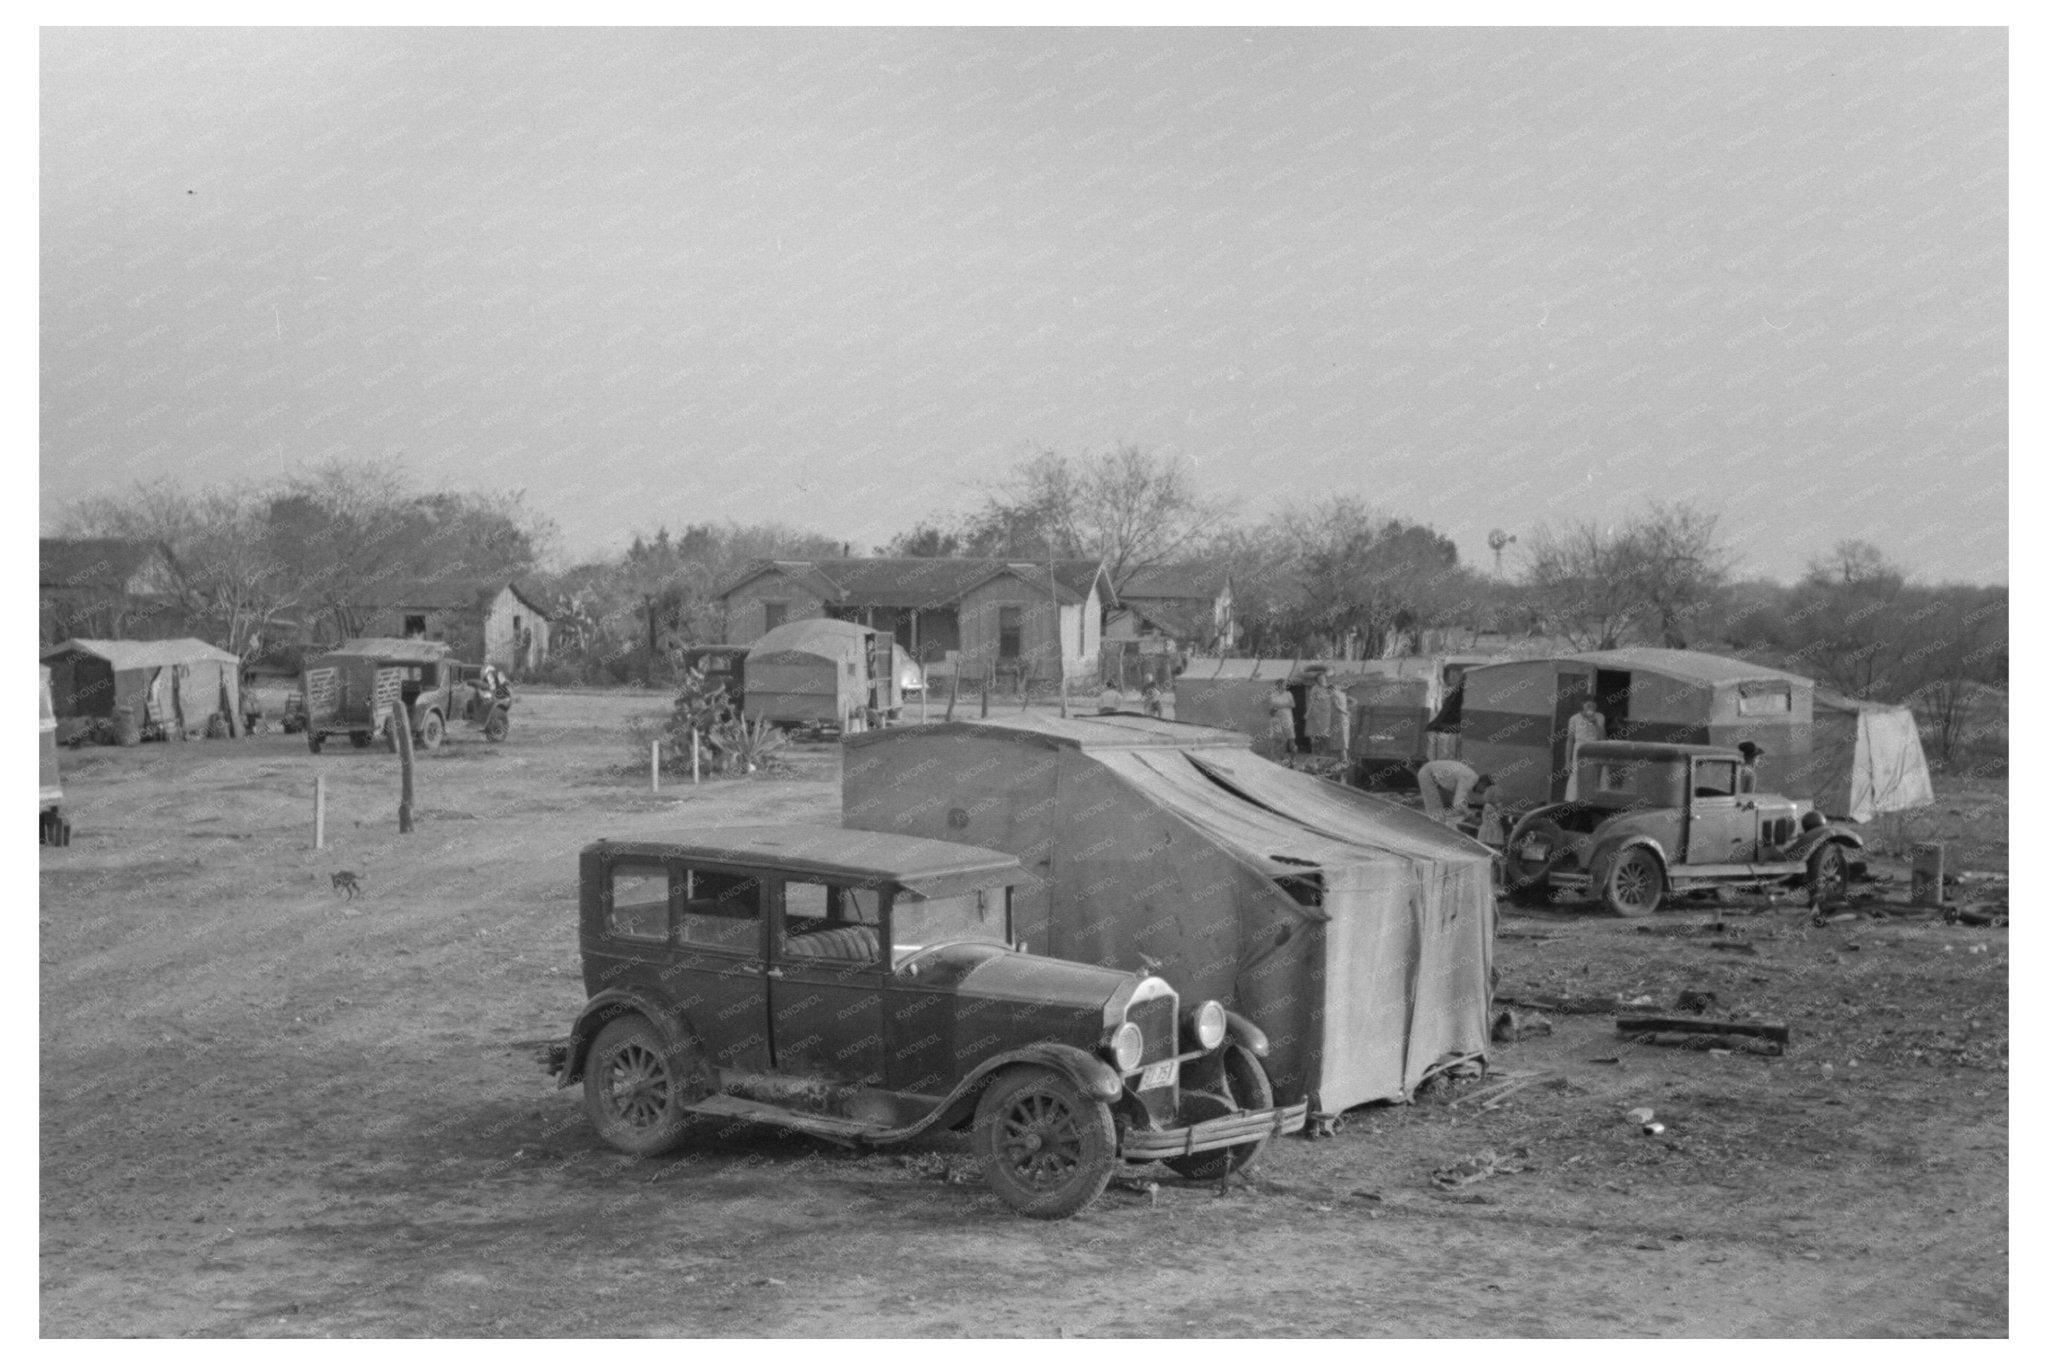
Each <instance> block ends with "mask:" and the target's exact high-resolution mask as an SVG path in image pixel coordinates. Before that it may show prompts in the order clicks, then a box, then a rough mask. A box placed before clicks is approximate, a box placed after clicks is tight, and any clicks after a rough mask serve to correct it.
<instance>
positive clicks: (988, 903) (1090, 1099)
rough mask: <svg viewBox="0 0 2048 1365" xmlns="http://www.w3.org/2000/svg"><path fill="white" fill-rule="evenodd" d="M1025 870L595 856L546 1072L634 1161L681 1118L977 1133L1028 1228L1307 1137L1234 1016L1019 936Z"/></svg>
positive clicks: (845, 852)
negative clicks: (565, 1018) (1123, 1189)
mask: <svg viewBox="0 0 2048 1365" xmlns="http://www.w3.org/2000/svg"><path fill="white" fill-rule="evenodd" d="M1025 875H1026V874H1025V872H1024V869H1023V867H1022V866H1021V865H1020V864H1019V862H1018V861H1017V859H1016V858H1014V857H1013V856H1011V855H1010V854H1007V853H998V852H995V851H992V850H989V849H982V848H975V847H972V846H968V845H962V844H954V843H945V842H940V841H937V840H930V839H920V838H910V837H908V836H904V835H893V834H875V833H868V832H864V831H859V830H845V829H833V828H826V827H806V826H772V827H746V828H727V829H708V830H702V831H698V832H694V833H690V834H686V835H683V836H682V837H680V838H678V839H676V840H674V841H671V842H661V843H615V842H609V841H605V842H599V843H596V844H593V845H591V846H590V847H588V848H586V849H584V850H583V854H582V878H581V880H582V890H581V896H582V908H581V942H582V950H583V973H584V985H585V989H586V991H587V994H588V997H589V999H588V1003H587V1004H586V1005H585V1006H584V1008H583V1011H582V1013H581V1014H580V1015H579V1016H578V1017H577V1019H576V1022H575V1026H574V1028H573V1029H572V1031H571V1034H570V1037H569V1040H568V1042H567V1043H566V1044H561V1045H557V1046H556V1047H555V1048H554V1049H553V1051H552V1055H551V1058H550V1061H551V1065H553V1066H554V1067H555V1068H556V1069H558V1070H559V1073H560V1076H561V1084H562V1085H563V1086H568V1085H571V1084H574V1083H576V1082H578V1081H580V1082H582V1085H583V1097H584V1107H585V1110H586V1112H587V1114H588V1116H589V1119H590V1122H591V1124H592V1125H593V1127H594V1128H595V1129H596V1131H597V1133H598V1135H599V1136H600V1137H601V1138H602V1139H603V1140H604V1141H605V1142H606V1143H608V1144H610V1145H611V1146H613V1147H615V1148H617V1149H618V1150H620V1151H622V1152H628V1153H632V1154H635V1155H641V1156H649V1155H654V1154H657V1153H660V1152H663V1151H666V1150H668V1149H670V1148H672V1147H673V1146H675V1145H676V1144H677V1143H678V1142H679V1141H681V1140H682V1139H683V1137H684V1136H685V1134H686V1124H687V1120H688V1118H689V1116H691V1115H710V1116H719V1117H724V1118H727V1119H749V1120H757V1121H760V1122H764V1123H769V1124H775V1125H779V1126H782V1127H785V1128H790V1129H795V1130H798V1131H800V1132H806V1133H811V1134H814V1135H817V1136H821V1137H824V1138H827V1139H830V1140H833V1141H838V1142H842V1143H848V1144H851V1145H856V1146H865V1145H882V1144H888V1143H896V1142H902V1141H905V1140H907V1139H911V1138H915V1137H918V1136H920V1135H922V1134H928V1133H936V1132H941V1131H945V1130H949V1129H957V1130H967V1131H970V1132H971V1134H972V1138H971V1141H972V1144H973V1146H974V1149H975V1151H976V1153H977V1155H978V1156H979V1157H980V1158H981V1161H982V1164H983V1166H984V1168H985V1170H986V1174H987V1179H988V1182H989V1184H990V1185H991V1186H992V1187H993V1189H994V1191H995V1193H996V1194H997V1195H998V1196H999V1197H1000V1198H1001V1199H1002V1200H1003V1201H1004V1202H1005V1203H1007V1204H1008V1205H1010V1206H1011V1207H1012V1208H1014V1209H1016V1210H1018V1211H1019V1212H1021V1213H1024V1214H1027V1215H1029V1216H1031V1217H1036V1218H1064V1217H1067V1216H1069V1215H1071V1214H1073V1213H1076V1212H1078V1211H1079V1210H1081V1209H1082V1208H1085V1207H1086V1206H1087V1205H1088V1204H1089V1203H1090V1202H1092V1201H1093V1200H1094V1199H1095V1197H1096V1196H1097V1195H1098V1194H1100V1193H1101V1191H1102V1190H1103V1188H1104V1186H1105V1184H1106V1183H1107V1182H1108V1180H1109V1178H1110V1176H1111V1174H1112V1173H1113V1172H1114V1171H1115V1170H1116V1169H1117V1167H1118V1163H1119V1162H1151V1161H1164V1162H1166V1163H1167V1164H1168V1165H1169V1166H1170V1167H1172V1168H1173V1169H1174V1170H1176V1171H1178V1172H1180V1173H1181V1174H1182V1175H1184V1176H1186V1177H1188V1178H1191V1179H1196V1180H1218V1179H1224V1178H1226V1177H1227V1176H1228V1175H1229V1173H1230V1172H1231V1171H1233V1170H1236V1169H1239V1168H1241V1167H1243V1166H1244V1165H1246V1164H1247V1163H1249V1162H1250V1161H1251V1160H1252V1159H1253V1157H1255V1156H1256V1155H1257V1154H1258V1153H1259V1151H1260V1150H1261V1148H1262V1147H1263V1146H1264V1145H1265V1143H1266V1142H1267V1140H1268V1139H1269V1138H1271V1137H1272V1136H1273V1135H1275V1134H1278V1133H1288V1132H1294V1131H1297V1130H1299V1129H1300V1128H1301V1127H1302V1125H1303V1123H1304V1122H1305V1120H1306V1116H1307V1115H1306V1105H1303V1104H1294V1105H1288V1106H1276V1105H1275V1104H1274V1101H1273V1092H1272V1087H1271V1085H1270V1084H1269V1082H1268V1081H1267V1078H1266V1073H1265V1069H1264V1067H1263V1066H1262V1065H1261V1063H1260V1060H1259V1059H1260V1057H1261V1056H1263V1055H1264V1054H1265V1053H1266V1051H1267V1042H1266V1039H1265V1036H1264V1035H1263V1034H1262V1033H1261V1032H1260V1031H1259V1030H1258V1028H1257V1027H1255V1026H1254V1025H1253V1024H1252V1023H1251V1022H1250V1021H1249V1020H1246V1019H1244V1018H1241V1017H1239V1016H1238V1015H1236V1014H1233V1013H1232V1012H1230V1011H1228V1010H1226V1009H1224V1008H1223V1006H1222V1005H1221V1004H1219V1003H1218V1002H1216V1001H1214V1000H1206V1001H1201V1002H1199V1003H1184V1002H1183V1001H1182V1000H1181V999H1180V998H1179V996H1178V995H1177V994H1176V993H1175V991H1174V989H1173V987H1172V986H1171V985H1170V984H1169V983H1168V982H1166V981H1165V980H1163V979H1161V978H1160V977H1157V976H1150V975H1134V974H1132V973H1130V972H1125V971H1117V970H1114V969H1112V968H1108V967H1098V966H1090V965H1087V964H1084V963H1079V962H1066V961H1061V960H1059V959H1056V958H1049V957H1043V956H1037V955H1033V954H1031V953H1030V952H1028V951H1027V948H1028V945H1027V944H1022V943H1018V942H1015V941H1014V939H1013V938H1012V933H1011V904H1010V902H1011V894H1010V893H1011V887H1012V886H1013V885H1015V884H1016V883H1018V882H1020V881H1022V880H1023V879H1024V877H1025Z"/></svg>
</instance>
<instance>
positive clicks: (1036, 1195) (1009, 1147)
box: [974, 1066, 1117, 1218]
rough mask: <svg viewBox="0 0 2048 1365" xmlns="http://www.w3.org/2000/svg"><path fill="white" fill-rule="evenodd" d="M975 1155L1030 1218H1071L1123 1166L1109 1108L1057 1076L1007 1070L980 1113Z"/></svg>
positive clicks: (993, 1185) (986, 1094)
mask: <svg viewBox="0 0 2048 1365" xmlns="http://www.w3.org/2000/svg"><path fill="white" fill-rule="evenodd" d="M974 1151H975V1155H976V1156H978V1157H980V1158H981V1164H982V1169H983V1171H984V1172H986V1175H987V1179H988V1183H989V1188H990V1189H992V1190H994V1191H995V1192H996V1196H997V1198H999V1199H1001V1200H1002V1201H1003V1202H1004V1203H1005V1204H1008V1205H1009V1206H1010V1207H1011V1208H1013V1209H1015V1210H1016V1211H1017V1212H1019V1213H1021V1214H1023V1215H1024V1216H1025V1217H1026V1218H1071V1217H1073V1216H1074V1215H1075V1214H1077V1213H1079V1212H1080V1211H1081V1210H1082V1209H1085V1208H1087V1207H1088V1206H1089V1205H1090V1204H1092V1203H1094V1202H1095V1198H1096V1196H1097V1195H1099V1194H1101V1193H1102V1190H1103V1187H1104V1186H1105V1185H1107V1184H1109V1177H1110V1173H1111V1172H1112V1171H1113V1170H1114V1169H1115V1168H1116V1159H1117V1157H1116V1124H1115V1121H1114V1120H1113V1119H1112V1118H1111V1117H1110V1112H1109V1106H1108V1105H1106V1104H1104V1103H1103V1102H1102V1101H1101V1100H1098V1099H1096V1098H1095V1097H1094V1096H1093V1095H1084V1094H1082V1093H1081V1089H1080V1087H1079V1086H1077V1085H1075V1084H1074V1083H1073V1082H1072V1081H1070V1080H1068V1079H1067V1078H1066V1077H1065V1076H1062V1075H1060V1074H1059V1073H1058V1072H1056V1071H1050V1070H1047V1069H1046V1068H1044V1067H1036V1066H1027V1067H1018V1068H1016V1069H1015V1070H1012V1071H1007V1072H1004V1073H1003V1074H1002V1075H1000V1076H998V1077H996V1079H995V1080H994V1081H993V1082H992V1083H991V1084H990V1085H989V1087H988V1089H987V1090H985V1091H983V1092H982V1096H981V1103H980V1104H979V1105H977V1106H976V1108H975V1111H974Z"/></svg>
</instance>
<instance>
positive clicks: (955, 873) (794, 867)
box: [611, 825, 1023, 889]
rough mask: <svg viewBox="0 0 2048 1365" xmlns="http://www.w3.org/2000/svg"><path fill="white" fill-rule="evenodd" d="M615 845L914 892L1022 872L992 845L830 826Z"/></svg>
mask: <svg viewBox="0 0 2048 1365" xmlns="http://www.w3.org/2000/svg"><path fill="white" fill-rule="evenodd" d="M611 846H612V847H614V848H619V849H624V850H626V851H629V852H637V851H647V852H658V853H661V854H666V855H674V856H680V857H685V858H703V859H706V860H708V861H717V862H731V863H766V864H771V865H772V866H774V867H776V868H779V869H785V870H787V871H791V872H798V873H808V874H810V875H813V876H823V877H848V878H853V879H857V880H861V881H874V882H893V883H895V884H897V885H900V886H908V887H911V888H912V889H916V888H917V887H918V886H920V885H928V884H931V883H935V882H939V881H958V880H962V879H968V878H983V877H985V878H987V879H988V880H989V881H990V882H997V881H1002V880H1005V879H1007V880H1015V879H1016V878H1017V877H1019V876H1021V875H1022V873H1023V865H1022V864H1020V863H1019V862H1018V861H1017V859H1016V858H1015V856H1013V855H1011V854H1008V853H999V852H997V851H996V850H994V849H991V848H977V847H975V846H974V845H972V844H956V843H951V842H948V841H945V840H941V839H920V838H917V837H915V836H912V835H908V834H876V833H872V832H870V831H868V830H860V829H840V828H837V827H835V826H831V825H724V826H718V827H715V828H711V829H695V830H683V831H680V832H678V833H676V834H674V835H672V836H670V837H669V838H667V839H663V840H661V841H659V842H658V843H655V842H643V841H638V840H636V841H633V842H631V843H619V844H613V845H611Z"/></svg>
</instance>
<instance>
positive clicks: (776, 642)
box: [746, 618, 901, 733]
mask: <svg viewBox="0 0 2048 1365" xmlns="http://www.w3.org/2000/svg"><path fill="white" fill-rule="evenodd" d="M746 678H747V698H746V703H747V714H749V715H751V716H754V717H757V718H760V719H764V720H770V721H774V722H776V723H778V724H782V725H836V726H839V727H840V728H841V729H843V730H846V731H847V732H849V733H851V732H853V731H856V730H861V729H864V728H865V727H866V715H867V709H868V708H869V707H873V708H874V709H875V710H877V711H879V712H882V713H885V714H886V713H887V712H889V711H892V710H894V709H895V708H896V707H897V706H899V705H900V704H901V703H900V702H899V700H898V698H897V691H896V670H895V652H894V641H893V639H892V638H891V637H890V636H887V635H884V634H882V633H881V632H879V631H874V630H870V629H868V628H867V627H866V626H857V625H855V624H854V623H853V622H851V621H834V620H830V619H826V618H813V619H810V620H804V621H791V622H790V623H789V624H788V625H785V626H777V627H776V628H775V629H774V630H771V631H769V632H768V633H767V634H766V635H763V636H762V637H761V638H760V639H758V640H756V641H755V642H754V645H753V648H751V649H749V650H748V651H747V657H746Z"/></svg>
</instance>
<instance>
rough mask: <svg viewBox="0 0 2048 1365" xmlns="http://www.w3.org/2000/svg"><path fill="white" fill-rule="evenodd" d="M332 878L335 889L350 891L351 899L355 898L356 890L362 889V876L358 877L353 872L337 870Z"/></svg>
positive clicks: (349, 896)
mask: <svg viewBox="0 0 2048 1365" xmlns="http://www.w3.org/2000/svg"><path fill="white" fill-rule="evenodd" d="M332 880H333V882H334V889H335V890H336V891H346V892H348V898H349V899H350V900H354V899H355V898H356V892H358V891H360V890H361V889H362V878H360V877H358V876H357V875H356V874H355V873H353V872H337V873H335V874H334V876H333V878H332Z"/></svg>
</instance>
